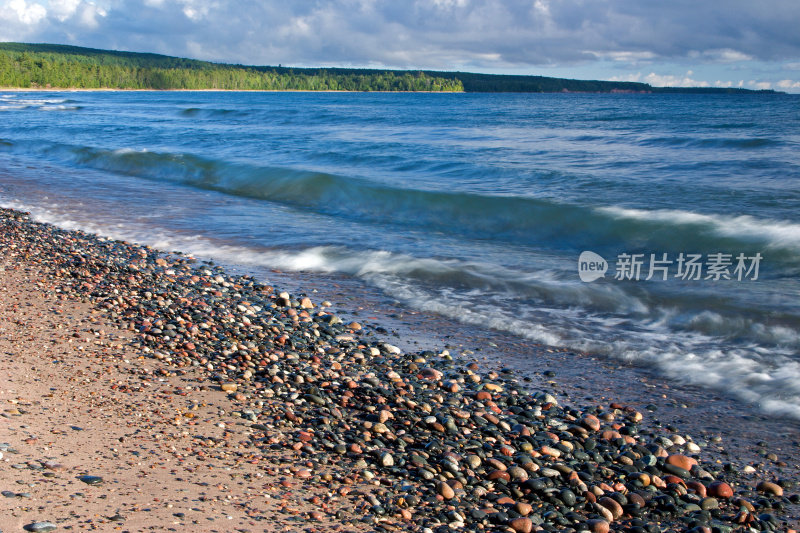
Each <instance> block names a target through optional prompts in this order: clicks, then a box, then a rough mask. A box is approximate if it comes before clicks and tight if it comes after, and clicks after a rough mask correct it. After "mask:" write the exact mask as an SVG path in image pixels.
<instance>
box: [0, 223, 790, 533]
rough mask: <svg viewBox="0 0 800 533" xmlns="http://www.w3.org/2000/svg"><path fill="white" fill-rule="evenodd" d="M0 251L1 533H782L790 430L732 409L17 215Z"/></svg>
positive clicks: (557, 354) (687, 392)
mask: <svg viewBox="0 0 800 533" xmlns="http://www.w3.org/2000/svg"><path fill="white" fill-rule="evenodd" d="M0 245H2V247H3V256H2V260H1V261H0V264H1V265H2V272H0V324H2V326H0V331H2V336H0V344H1V345H2V354H3V357H2V358H0V365H1V366H2V372H0V402H1V403H2V409H0V411H1V412H0V415H1V416H0V453H2V457H1V458H0V469H1V470H2V476H1V477H0V479H2V480H3V482H2V485H3V486H2V490H3V493H2V494H3V498H1V499H0V531H3V532H6V533H7V532H9V531H22V530H28V531H53V530H56V531H59V530H69V531H91V530H98V531H181V530H182V531H198V532H202V531H220V532H223V531H253V532H255V531H309V532H312V531H341V532H344V531H450V530H462V531H509V532H520V531H521V532H530V531H592V532H598V533H602V532H605V531H609V530H610V529H611V530H618V531H663V530H674V531H686V530H693V531H708V532H711V531H732V530H734V529H737V530H742V531H744V530H748V528H749V530H755V531H758V530H765V531H787V532H788V531H793V530H794V529H796V528H797V519H798V516H800V513H798V505H797V503H798V501H800V498H798V496H797V485H796V484H797V481H798V479H800V477H798V464H797V461H796V459H795V457H796V455H797V451H798V447H797V444H798V443H797V440H798V433H797V431H796V425H793V424H792V423H789V422H786V423H783V422H781V421H780V420H768V419H766V418H761V417H759V416H757V415H753V414H749V413H746V412H744V411H738V412H737V411H736V409H737V407H736V406H735V404H733V403H731V401H730V400H727V399H725V398H709V397H708V393H704V392H702V391H695V390H692V389H691V388H686V389H681V390H677V391H676V390H671V389H669V388H668V387H665V386H664V385H663V384H662V383H659V382H658V380H657V379H654V378H652V376H649V375H648V374H647V373H646V372H644V371H641V370H637V369H625V368H621V367H619V365H615V364H613V363H609V362H605V361H602V360H597V359H595V358H592V357H591V356H589V355H586V354H574V353H570V352H566V351H559V350H546V349H540V351H541V353H540V354H539V355H540V357H539V358H538V359H537V361H539V362H540V363H541V365H542V367H541V368H539V369H536V370H534V371H528V372H527V373H526V372H525V371H524V366H525V363H524V362H523V361H520V360H517V361H515V360H514V356H513V353H514V352H515V351H516V353H517V354H519V352H520V350H518V349H515V347H514V346H511V345H510V344H511V343H509V342H508V341H506V342H505V343H504V341H503V340H502V339H501V338H498V339H494V341H497V342H496V343H495V342H492V344H493V345H494V346H495V356H494V358H492V357H491V354H490V357H489V358H488V360H486V359H484V360H481V361H480V365H479V364H477V363H476V358H475V357H471V356H470V355H464V353H457V352H456V351H453V353H450V351H448V350H446V349H445V348H444V347H442V346H438V345H432V346H427V347H426V346H420V347H419V349H418V350H417V351H413V350H411V349H410V346H411V345H412V344H413V343H412V342H410V341H409V339H408V338H407V336H408V335H409V334H410V333H409V331H408V330H402V329H401V330H400V335H401V336H402V337H405V338H404V341H405V342H397V341H392V340H390V339H388V338H386V337H385V336H384V337H382V336H381V335H379V334H377V333H376V332H374V331H370V330H369V328H366V327H365V325H362V324H361V323H358V322H354V321H352V320H350V319H346V318H345V319H342V317H344V316H345V313H344V312H343V313H342V315H341V316H340V315H338V314H336V313H334V312H333V310H331V308H330V307H329V306H328V305H327V302H325V301H324V300H323V298H324V297H325V292H324V290H320V291H319V293H318V294H319V295H320V296H319V299H316V298H317V297H315V299H313V300H312V299H311V298H309V297H308V296H306V295H304V294H297V295H290V294H287V293H284V292H283V291H282V290H281V288H280V287H272V286H270V285H266V284H264V283H261V282H258V281H256V280H253V279H251V278H247V277H236V276H230V275H228V274H226V273H225V272H224V271H222V270H220V269H217V268H215V267H212V266H210V265H205V264H202V263H199V262H195V261H194V260H192V259H191V258H188V257H186V256H181V255H176V254H164V253H162V252H159V251H157V250H152V249H148V248H141V247H138V246H135V245H130V244H127V243H121V242H114V241H107V240H105V239H102V238H97V237H96V236H93V235H89V234H84V233H81V232H67V231H62V230H57V229H55V228H53V227H52V226H47V225H42V224H37V223H33V222H31V221H30V220H29V219H28V218H27V217H26V216H25V215H24V214H21V213H18V212H15V211H11V210H2V212H0ZM416 320H418V321H420V322H424V321H425V320H430V318H425V317H417V318H416ZM388 327H392V325H391V324H389V325H388ZM454 327H455V326H454ZM411 329H412V330H413V328H411ZM450 333H452V335H448V337H449V342H454V341H453V337H455V338H456V341H455V342H456V343H461V345H463V346H472V345H475V344H476V343H478V342H481V340H476V339H470V338H468V336H466V335H465V332H459V331H455V330H454V331H451V332H450ZM462 334H464V335H462ZM482 341H483V342H485V341H486V340H485V339H483V340H482ZM390 343H393V344H390ZM395 344H396V345H395ZM465 353H466V352H465ZM469 353H473V352H469ZM504 353H505V354H506V356H507V359H505V360H503V361H502V362H501V361H500V360H499V359H498V355H497V354H504ZM528 364H529V363H528ZM514 368H516V369H517V370H516V371H514V370H513V369H514ZM545 369H547V370H545ZM553 369H555V371H553ZM606 374H608V376H609V377H608V378H607V379H606V378H605V377H603V376H604V375H606ZM613 376H616V377H613ZM620 376H622V377H620ZM625 380H630V381H635V386H630V387H623V386H621V383H624V382H625ZM648 406H650V408H648ZM656 407H657V409H656ZM23 528H24V529H23Z"/></svg>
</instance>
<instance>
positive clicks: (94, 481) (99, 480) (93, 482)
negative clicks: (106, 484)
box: [78, 475, 103, 485]
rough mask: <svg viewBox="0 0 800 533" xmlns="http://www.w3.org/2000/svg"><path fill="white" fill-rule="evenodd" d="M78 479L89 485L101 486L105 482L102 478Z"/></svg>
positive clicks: (84, 477) (86, 477)
mask: <svg viewBox="0 0 800 533" xmlns="http://www.w3.org/2000/svg"><path fill="white" fill-rule="evenodd" d="M78 479H79V480H81V481H83V482H84V483H86V484H87V485H99V484H100V483H102V482H103V478H101V477H100V476H88V475H87V476H78Z"/></svg>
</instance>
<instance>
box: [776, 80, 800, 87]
mask: <svg viewBox="0 0 800 533" xmlns="http://www.w3.org/2000/svg"><path fill="white" fill-rule="evenodd" d="M775 85H776V87H778V88H779V89H800V81H794V80H781V81H779V82H778V83H776V84H775Z"/></svg>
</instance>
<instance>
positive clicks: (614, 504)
mask: <svg viewBox="0 0 800 533" xmlns="http://www.w3.org/2000/svg"><path fill="white" fill-rule="evenodd" d="M597 503H599V504H600V505H602V506H603V507H605V508H606V509H608V510H609V512H611V516H612V517H613V519H614V520H618V519H619V517H621V516H622V506H621V505H620V504H619V502H618V501H617V500H615V499H613V498H609V497H608V496H604V497H602V498H600V499H599V500H597Z"/></svg>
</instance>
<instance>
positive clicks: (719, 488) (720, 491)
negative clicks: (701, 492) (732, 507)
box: [707, 481, 733, 500]
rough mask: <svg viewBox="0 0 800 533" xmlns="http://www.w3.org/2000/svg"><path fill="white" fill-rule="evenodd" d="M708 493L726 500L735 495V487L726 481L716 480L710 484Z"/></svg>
mask: <svg viewBox="0 0 800 533" xmlns="http://www.w3.org/2000/svg"><path fill="white" fill-rule="evenodd" d="M707 493H708V495H709V496H712V497H714V498H722V499H725V500H727V499H728V498H731V497H733V489H732V488H731V486H730V485H728V484H727V483H725V482H724V481H715V482H714V483H712V484H710V485H709V486H708V491H707Z"/></svg>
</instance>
